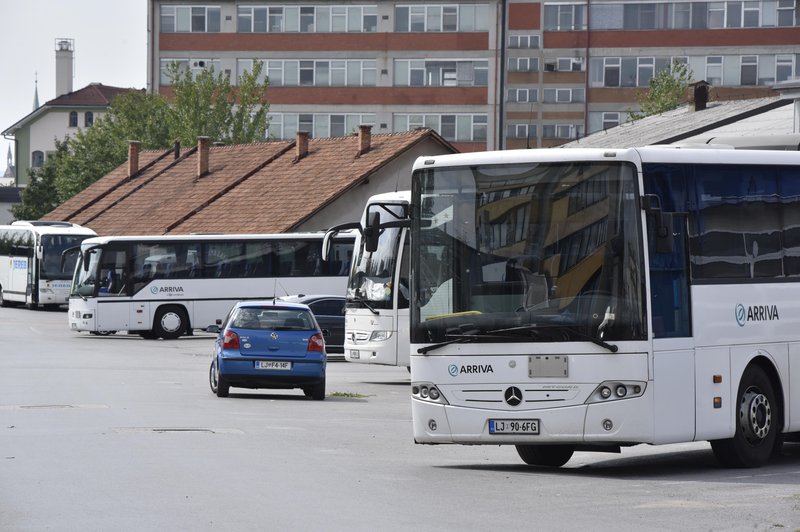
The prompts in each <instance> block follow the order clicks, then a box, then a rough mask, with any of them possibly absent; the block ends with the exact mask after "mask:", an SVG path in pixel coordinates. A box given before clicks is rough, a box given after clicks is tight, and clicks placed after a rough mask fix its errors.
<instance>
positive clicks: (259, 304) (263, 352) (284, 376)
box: [208, 300, 327, 401]
mask: <svg viewBox="0 0 800 532" xmlns="http://www.w3.org/2000/svg"><path fill="white" fill-rule="evenodd" d="M214 329H216V327H215V328H212V329H209V330H211V331H214V332H217V331H215V330H214ZM218 333H219V334H218V336H217V339H216V341H215V343H214V353H213V355H212V357H211V368H210V370H209V379H208V380H209V384H210V385H211V391H212V392H214V393H215V394H216V395H217V396H218V397H227V396H228V393H229V391H230V388H231V387H237V388H279V389H291V388H301V389H302V390H303V393H305V395H306V397H310V398H312V399H315V400H317V401H322V400H323V399H325V364H326V361H327V355H326V352H325V339H324V337H323V334H322V330H321V329H320V327H319V325H318V324H317V321H316V319H315V318H314V314H313V313H312V312H311V309H310V308H309V307H308V305H303V304H300V303H288V302H285V301H280V300H269V301H241V302H239V303H237V304H236V305H234V307H233V308H232V309H231V311H230V313H229V314H228V317H227V318H226V319H225V322H224V323H223V324H222V328H221V330H219V331H218Z"/></svg>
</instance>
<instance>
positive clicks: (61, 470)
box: [0, 308, 800, 531]
mask: <svg viewBox="0 0 800 532" xmlns="http://www.w3.org/2000/svg"><path fill="white" fill-rule="evenodd" d="M0 346H2V347H0V530H3V531H17V530H59V531H60V530H81V531H85V530H104V531H105V530H115V531H118V530H137V531H138V530H192V531H194V530H226V531H227V530H347V531H355V530H454V531H455V530H458V531H463V530H540V529H541V530H580V529H583V530H618V529H620V528H622V529H635V530H800V445H798V444H792V445H787V446H786V449H785V451H784V455H783V456H782V457H780V459H778V460H777V461H776V462H775V463H773V464H770V465H769V466H768V467H765V468H762V469H758V470H725V469H721V468H720V467H719V466H718V465H717V463H716V462H715V460H714V458H713V455H712V453H711V451H710V448H709V446H708V444H707V443H692V444H681V445H671V446H663V447H657V448H654V447H648V446H637V447H634V448H631V449H626V450H623V452H622V454H619V455H616V454H610V455H606V454H591V453H576V455H575V456H574V457H573V459H572V460H571V461H570V462H569V463H568V464H567V466H565V467H564V468H562V469H558V470H539V469H534V468H529V467H527V466H525V465H524V464H522V462H521V461H520V460H519V458H518V457H517V455H516V452H515V451H514V450H513V448H511V447H500V446H497V447H462V446H420V445H414V443H413V441H412V436H411V412H410V406H409V393H408V392H409V390H408V384H409V378H408V373H407V371H406V370H405V369H404V368H389V367H372V366H366V365H357V364H351V363H346V362H333V363H330V364H329V367H328V397H327V398H326V400H325V401H322V402H318V401H311V400H307V399H305V398H304V397H303V394H302V392H301V391H299V390H295V391H269V390H253V391H250V390H238V389H233V390H232V394H231V397H229V398H226V399H220V398H217V397H215V396H213V395H212V394H211V392H210V390H209V388H208V383H207V372H208V364H209V360H210V349H211V337H210V336H209V335H198V336H195V337H192V338H181V339H178V340H172V341H163V340H157V341H148V340H143V339H141V338H139V337H134V336H126V335H115V336H110V337H97V336H90V335H87V334H75V333H72V332H70V331H68V330H67V326H66V315H65V314H64V313H63V312H35V311H28V310H24V309H16V308H0Z"/></svg>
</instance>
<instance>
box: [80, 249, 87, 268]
mask: <svg viewBox="0 0 800 532" xmlns="http://www.w3.org/2000/svg"><path fill="white" fill-rule="evenodd" d="M81 266H83V271H84V272H88V271H89V252H88V251H87V252H85V253H82V254H81Z"/></svg>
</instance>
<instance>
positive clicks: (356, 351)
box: [350, 349, 361, 359]
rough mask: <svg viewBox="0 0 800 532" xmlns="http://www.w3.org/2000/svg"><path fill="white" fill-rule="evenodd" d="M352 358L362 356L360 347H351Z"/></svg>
mask: <svg viewBox="0 0 800 532" xmlns="http://www.w3.org/2000/svg"><path fill="white" fill-rule="evenodd" d="M350 358H356V359H357V358H361V353H359V352H358V349H351V350H350Z"/></svg>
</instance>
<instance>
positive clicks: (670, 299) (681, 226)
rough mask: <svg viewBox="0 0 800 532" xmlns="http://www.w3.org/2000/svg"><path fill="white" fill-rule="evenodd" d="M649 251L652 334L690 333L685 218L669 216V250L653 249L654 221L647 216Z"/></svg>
mask: <svg viewBox="0 0 800 532" xmlns="http://www.w3.org/2000/svg"><path fill="white" fill-rule="evenodd" d="M647 230H648V241H649V248H650V249H649V250H648V252H649V254H650V304H651V305H652V307H653V337H655V338H680V337H686V336H691V316H690V307H689V275H688V259H687V256H686V251H687V249H686V242H687V239H686V218H685V217H684V216H674V217H673V228H672V232H673V234H674V235H675V242H674V246H673V250H672V253H657V252H656V250H655V240H656V238H655V221H654V219H653V217H652V216H648V217H647Z"/></svg>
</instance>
